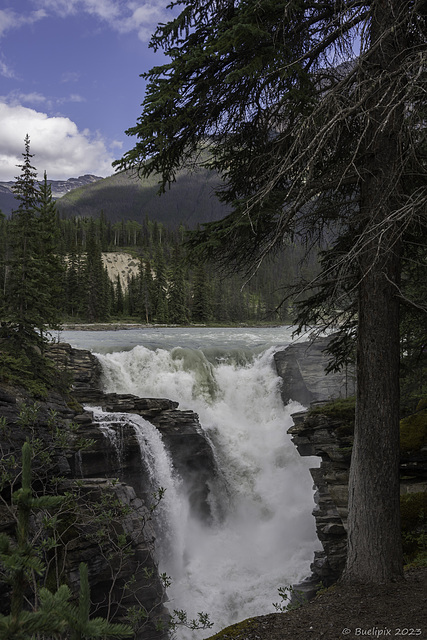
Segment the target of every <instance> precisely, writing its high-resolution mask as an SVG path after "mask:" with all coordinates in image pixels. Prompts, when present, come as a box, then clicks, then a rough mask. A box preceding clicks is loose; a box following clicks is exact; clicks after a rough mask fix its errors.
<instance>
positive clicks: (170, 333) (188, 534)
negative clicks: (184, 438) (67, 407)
mask: <svg viewBox="0 0 427 640" xmlns="http://www.w3.org/2000/svg"><path fill="white" fill-rule="evenodd" d="M291 335H292V328H291V327H272V328H260V329H254V328H232V329H223V328H219V329H209V328H204V327H197V328H152V329H133V330H118V331H63V332H61V334H60V336H59V337H60V339H61V341H64V342H69V343H70V344H71V345H72V346H74V347H77V348H83V349H90V350H91V351H92V352H94V353H95V354H96V355H97V356H98V358H99V360H100V362H101V364H102V367H103V372H104V373H103V384H104V388H105V390H106V391H107V392H117V393H133V394H136V395H138V396H142V397H165V398H169V399H171V400H176V401H178V402H179V408H180V409H183V410H185V409H191V410H193V411H195V412H196V413H198V415H199V419H200V423H201V426H202V429H203V431H204V432H205V434H206V437H207V438H208V439H209V441H210V442H211V444H212V447H213V450H214V453H215V458H216V461H217V464H218V467H219V470H220V473H221V477H222V479H223V481H224V482H225V485H226V491H223V490H221V491H220V490H219V489H218V490H217V491H216V489H215V487H212V496H211V500H212V504H211V507H212V511H213V513H214V514H215V513H217V514H218V515H217V517H216V518H214V519H213V521H212V522H210V523H209V524H207V523H206V522H203V521H202V520H201V519H198V518H197V517H194V516H191V515H190V510H189V509H188V497H187V496H185V495H183V494H182V491H181V492H180V483H179V479H178V481H177V479H176V477H175V476H176V474H175V476H174V470H173V468H169V469H166V474H167V473H169V474H170V479H169V480H168V479H167V478H166V479H165V477H164V474H165V463H164V460H163V459H162V461H161V462H160V460H159V462H158V464H156V463H154V469H156V468H158V473H159V474H160V470H161V469H162V471H161V472H162V473H163V476H162V478H160V477H159V482H162V483H163V484H164V483H165V482H169V485H168V486H169V487H170V488H169V489H168V490H167V491H169V500H170V501H171V502H169V504H170V505H171V506H170V516H169V519H168V524H167V526H168V527H169V529H170V531H169V534H170V535H169V536H168V538H169V540H171V539H172V540H175V542H176V544H175V545H174V549H173V553H172V554H171V553H170V550H169V551H168V552H167V553H166V551H165V549H162V548H160V549H158V550H157V552H158V558H159V564H160V570H161V571H165V572H166V573H168V574H169V575H170V576H171V578H172V587H171V588H170V589H169V590H168V595H169V598H170V603H169V605H170V607H171V609H184V610H186V611H187V613H188V616H189V618H193V617H197V613H198V612H200V611H203V612H207V613H209V615H210V619H211V620H212V621H213V622H215V626H214V628H213V629H212V633H214V632H215V631H217V630H219V629H221V628H223V627H225V626H227V625H229V624H232V623H233V622H236V621H239V620H242V619H244V618H246V617H249V616H254V615H262V614H265V613H269V612H272V611H274V610H275V609H274V607H273V603H274V602H277V601H278V600H279V597H278V593H277V589H278V588H279V587H283V586H287V585H291V584H294V583H296V582H298V581H300V580H301V579H303V578H305V577H306V576H308V575H309V574H310V569H309V566H310V563H311V562H312V560H313V554H314V550H315V549H317V548H319V542H318V540H317V538H316V534H315V526H314V518H313V516H312V515H311V512H312V510H313V506H314V502H313V486H312V484H313V483H312V479H311V476H310V473H309V470H308V469H309V467H310V466H311V467H313V466H318V460H317V459H314V460H313V459H309V458H301V457H300V456H299V454H298V453H297V451H296V449H295V447H294V445H293V444H292V442H291V440H290V437H289V436H288V435H287V433H286V432H287V429H288V428H289V427H290V426H291V425H292V419H291V414H292V413H294V412H296V411H298V410H301V408H302V407H301V405H299V404H298V403H295V402H290V403H289V404H288V405H287V406H284V405H283V403H282V400H281V396H280V378H279V377H278V376H277V373H276V371H275V368H274V362H273V354H274V352H275V350H277V349H282V348H283V347H285V346H286V345H287V344H289V343H290V342H291V341H292V337H291ZM156 446H157V445H156ZM153 455H154V454H153ZM155 455H158V454H155ZM167 464H168V465H169V467H172V465H171V463H170V462H169V463H167ZM155 473H156V471H155ZM207 635H208V632H206V631H205V632H189V631H187V630H184V629H183V630H180V631H179V632H178V633H177V637H178V638H180V639H182V640H187V639H193V638H200V637H206V636H207Z"/></svg>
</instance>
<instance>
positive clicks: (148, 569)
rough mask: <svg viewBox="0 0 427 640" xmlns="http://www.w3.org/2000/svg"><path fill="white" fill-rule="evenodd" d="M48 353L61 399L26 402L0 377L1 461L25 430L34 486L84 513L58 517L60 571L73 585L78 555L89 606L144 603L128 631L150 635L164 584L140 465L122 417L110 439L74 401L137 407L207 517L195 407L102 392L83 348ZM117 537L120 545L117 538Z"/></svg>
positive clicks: (2, 593) (6, 527) (207, 476)
mask: <svg viewBox="0 0 427 640" xmlns="http://www.w3.org/2000/svg"><path fill="white" fill-rule="evenodd" d="M49 355H50V357H51V358H52V359H53V360H54V361H55V363H56V365H57V367H58V368H59V369H60V370H61V371H62V372H63V373H65V374H67V375H68V376H69V377H70V380H72V396H70V398H68V401H67V399H65V398H64V397H62V396H61V395H60V394H56V393H52V394H50V396H49V398H48V399H47V400H46V401H43V402H38V403H34V401H33V400H32V399H31V398H30V397H29V396H28V394H26V393H25V392H23V391H22V390H20V389H16V388H8V387H6V386H2V387H0V415H1V416H2V418H3V422H4V425H5V428H4V429H2V431H1V434H0V447H1V451H2V454H3V461H5V460H10V461H12V460H14V461H15V460H16V458H17V457H18V455H19V451H20V449H21V447H22V444H23V442H24V441H25V439H26V438H29V439H30V440H31V441H32V442H34V444H35V446H36V447H38V452H39V454H38V455H36V456H35V459H34V463H35V468H34V473H35V476H34V477H35V481H34V486H35V487H36V488H37V490H38V491H45V490H46V489H47V490H48V491H51V490H52V485H53V484H55V486H56V487H57V488H58V489H59V490H60V492H61V493H66V494H67V495H68V496H72V501H73V503H74V505H75V506H76V505H77V506H76V508H78V511H79V514H80V515H79V517H80V520H83V521H84V524H83V525H82V527H80V525H79V523H78V521H77V519H76V520H75V521H74V520H73V522H72V523H71V521H70V518H71V515H70V516H68V515H67V518H68V520H67V518H65V519H64V520H61V519H60V521H65V520H67V522H68V523H69V526H67V534H66V545H65V546H66V552H64V555H63V557H62V558H61V563H62V566H63V569H64V579H65V580H66V581H67V583H68V584H69V585H70V587H71V589H72V591H74V592H76V591H77V590H78V565H79V563H80V562H81V561H85V562H87V564H88V568H89V580H90V587H91V598H92V601H93V603H94V607H95V610H96V612H97V615H99V614H101V615H106V614H107V611H108V612H109V615H110V616H112V619H114V620H121V619H122V618H123V616H124V613H125V611H126V610H128V609H130V610H134V611H139V612H141V611H146V612H147V617H146V619H145V618H142V619H141V620H139V623H140V624H139V627H138V628H139V631H138V632H137V633H136V635H135V638H136V640H145V639H146V638H149V637H151V636H152V633H153V630H154V629H155V628H156V625H157V624H158V622H159V620H160V621H163V622H164V621H165V620H166V618H167V612H166V609H165V608H164V605H163V603H164V601H165V598H166V594H165V589H164V586H163V582H162V580H161V579H160V577H159V575H158V572H157V564H156V555H155V537H156V534H155V531H154V529H153V525H152V515H151V509H152V503H153V496H152V487H151V486H150V484H149V479H148V475H149V474H148V472H147V470H144V465H143V461H142V459H141V449H140V444H139V442H138V441H137V438H136V434H135V430H134V429H133V428H132V426H131V425H129V424H126V421H123V420H120V421H118V422H117V423H116V424H114V421H113V422H112V423H111V425H110V428H111V429H113V430H115V431H116V436H117V438H116V444H117V442H118V443H119V446H116V445H115V444H114V443H113V442H112V440H111V439H109V438H108V437H107V436H106V434H105V432H103V431H102V430H101V429H100V426H99V424H98V423H97V422H96V421H95V420H94V419H93V413H92V411H91V410H90V409H84V408H83V404H85V405H86V404H88V405H96V406H98V407H101V408H103V409H104V410H105V411H109V412H113V413H116V414H126V413H132V414H136V415H139V416H142V417H143V418H145V419H146V420H148V421H149V422H151V423H152V424H154V425H155V426H156V427H157V428H158V429H159V432H160V433H161V435H162V438H163V441H164V442H165V445H166V447H167V448H168V449H169V451H170V453H171V455H172V458H173V461H174V466H175V468H176V469H177V470H178V471H179V472H180V474H181V475H182V477H183V479H184V482H185V483H186V485H187V488H188V490H189V492H190V494H191V506H192V508H193V509H194V510H195V511H197V512H198V514H199V515H200V514H202V516H203V517H206V518H209V517H210V507H209V502H208V495H209V483H210V481H211V480H212V478H213V477H214V475H215V462H214V457H213V454H212V451H211V448H210V446H209V444H208V443H207V442H206V440H205V439H204V437H203V435H202V433H201V429H200V425H199V422H198V417H197V415H196V414H195V413H193V412H192V411H179V409H178V405H177V403H176V402H172V401H171V400H168V399H158V398H153V399H150V398H138V397H136V396H132V395H117V394H104V393H103V392H102V390H101V389H100V374H101V369H100V366H99V363H98V361H97V359H96V358H95V357H94V356H93V355H92V354H91V353H90V352H89V351H82V350H77V349H73V348H72V347H70V346H69V345H66V344H57V345H53V346H52V347H51V349H50V353H49ZM39 458H40V460H39ZM15 466H16V465H15ZM16 468H17V469H18V468H19V465H18V467H16ZM17 473H18V472H17ZM2 489H3V491H2V495H3V497H4V498H5V502H4V505H3V506H2V507H1V509H0V523H1V525H0V530H3V531H8V532H11V531H13V528H14V518H13V508H11V507H10V506H9V507H7V503H8V502H9V498H8V497H7V496H8V495H10V494H9V491H10V489H9V488H8V483H7V482H6V483H3V485H2ZM70 499H71V498H70ZM106 514H108V518H107V517H106ZM36 525H37V523H35V526H36ZM39 535H40V532H39ZM43 535H44V534H43ZM61 535H64V532H61ZM118 539H119V540H121V541H122V542H121V544H122V549H121V548H120V545H119V546H117V540H118ZM123 541H125V542H123ZM123 545H124V547H123ZM123 549H125V552H123ZM0 580H1V578H0ZM129 585H131V587H130V586H129ZM0 597H1V602H2V605H3V607H6V606H7V601H8V594H7V588H6V586H5V585H4V584H1V582H0ZM2 605H0V610H1V606H2ZM155 637H156V638H158V639H159V640H161V639H162V637H165V638H166V637H167V633H166V631H165V632H164V633H159V632H156V636H155Z"/></svg>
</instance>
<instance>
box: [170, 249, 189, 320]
mask: <svg viewBox="0 0 427 640" xmlns="http://www.w3.org/2000/svg"><path fill="white" fill-rule="evenodd" d="M170 273H171V275H170V278H169V298H168V305H169V322H172V323H173V324H185V323H186V322H188V312H187V308H186V290H185V272H184V264H183V260H182V257H181V253H180V248H179V245H177V244H175V246H174V248H173V254H172V261H171V268H170Z"/></svg>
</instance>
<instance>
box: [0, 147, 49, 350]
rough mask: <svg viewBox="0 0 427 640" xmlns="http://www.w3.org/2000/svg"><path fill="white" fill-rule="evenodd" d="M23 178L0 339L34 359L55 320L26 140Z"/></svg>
mask: <svg viewBox="0 0 427 640" xmlns="http://www.w3.org/2000/svg"><path fill="white" fill-rule="evenodd" d="M22 155H23V157H24V161H23V164H22V165H18V166H19V167H20V168H21V174H20V175H19V176H18V177H17V179H16V184H15V186H14V193H15V197H16V199H17V200H18V202H19V205H18V208H17V209H16V210H15V211H13V212H12V218H11V221H10V225H9V251H10V256H9V258H8V265H7V266H8V279H7V283H6V287H5V292H4V293H5V295H4V324H3V326H2V328H1V330H0V336H3V337H7V338H8V340H9V342H10V345H11V347H12V349H14V350H16V351H17V352H27V353H31V354H32V355H34V354H35V353H36V352H35V351H34V350H33V349H32V348H33V347H42V346H43V342H44V337H43V335H44V331H45V325H46V324H47V323H49V322H50V321H51V320H52V319H53V316H54V315H55V314H54V313H53V309H52V305H51V299H50V297H49V286H50V285H49V283H48V282H47V280H46V276H45V272H44V269H45V267H46V259H45V256H44V255H43V252H42V249H41V246H42V241H43V239H42V233H45V229H42V225H40V223H39V218H38V216H37V206H38V205H39V192H38V188H37V182H36V175H37V174H36V170H35V168H34V167H33V166H32V164H31V158H32V157H33V156H32V154H31V153H30V139H29V136H28V135H27V136H26V138H25V152H24V153H23V154H22Z"/></svg>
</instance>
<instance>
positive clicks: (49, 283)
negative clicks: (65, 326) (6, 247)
mask: <svg viewBox="0 0 427 640" xmlns="http://www.w3.org/2000/svg"><path fill="white" fill-rule="evenodd" d="M35 211H36V212H37V214H38V225H39V232H38V236H39V239H38V247H37V250H38V259H39V261H40V265H41V270H42V280H41V282H40V288H41V289H42V291H43V293H44V295H43V309H44V322H45V323H46V324H47V325H48V327H49V328H50V329H59V328H60V325H61V312H62V309H63V286H62V285H63V277H62V276H63V273H64V271H65V266H64V263H63V260H62V258H61V256H60V254H59V253H58V245H59V242H58V237H59V229H58V212H57V209H56V205H55V201H54V200H53V198H52V189H51V186H50V184H49V183H48V181H47V176H46V172H45V173H44V178H43V182H42V183H41V185H40V188H39V191H38V194H37V204H36V207H35Z"/></svg>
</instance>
